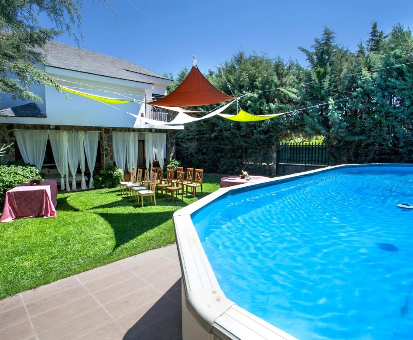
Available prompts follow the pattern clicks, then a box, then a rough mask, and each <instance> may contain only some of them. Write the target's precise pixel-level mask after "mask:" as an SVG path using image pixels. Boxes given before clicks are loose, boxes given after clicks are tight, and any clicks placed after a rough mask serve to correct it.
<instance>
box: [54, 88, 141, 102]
mask: <svg viewBox="0 0 413 340" xmlns="http://www.w3.org/2000/svg"><path fill="white" fill-rule="evenodd" d="M59 88H60V89H61V90H63V91H66V92H70V93H73V94H77V95H78V96H82V97H86V98H90V99H93V100H97V101H99V102H102V103H107V104H128V103H133V100H124V99H116V98H108V97H102V96H97V95H95V94H90V93H86V92H80V91H77V90H73V89H70V88H68V87H64V86H59Z"/></svg>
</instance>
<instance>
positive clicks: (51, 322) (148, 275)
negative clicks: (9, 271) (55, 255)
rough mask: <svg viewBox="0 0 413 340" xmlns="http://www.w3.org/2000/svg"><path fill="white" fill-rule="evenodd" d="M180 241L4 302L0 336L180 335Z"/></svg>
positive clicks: (172, 339)
mask: <svg viewBox="0 0 413 340" xmlns="http://www.w3.org/2000/svg"><path fill="white" fill-rule="evenodd" d="M180 279H181V272H180V267H179V260H178V255H177V250H176V245H170V246H167V247H164V248H160V249H155V250H151V251H148V252H146V253H143V254H139V255H136V256H132V257H129V258H127V259H124V260H121V261H118V262H115V263H111V264H108V265H107V266H103V267H99V268H96V269H93V270H90V271H87V272H84V273H81V274H78V275H74V276H71V277H68V278H66V279H63V280H59V281H56V282H53V283H51V284H49V285H45V286H41V287H39V288H36V289H33V290H29V291H26V292H23V293H20V294H17V295H15V296H12V297H9V298H6V299H4V300H1V301H0V339H8V340H48V339H53V340H59V339H61V340H66V339H73V340H75V339H78V340H86V339H88V340H90V339H91V340H94V339H96V340H98V339H105V340H119V339H125V340H126V339H151V340H157V339H159V340H161V339H168V340H178V339H182V318H181V281H180Z"/></svg>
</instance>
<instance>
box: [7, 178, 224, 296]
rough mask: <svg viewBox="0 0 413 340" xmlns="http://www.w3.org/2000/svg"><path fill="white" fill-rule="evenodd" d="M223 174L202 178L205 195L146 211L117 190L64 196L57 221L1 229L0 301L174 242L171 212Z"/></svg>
mask: <svg viewBox="0 0 413 340" xmlns="http://www.w3.org/2000/svg"><path fill="white" fill-rule="evenodd" d="M221 177H222V176H221V175H216V174H206V175H205V176H204V186H203V194H201V193H200V190H199V189H198V193H197V197H196V198H193V197H192V196H191V195H189V194H188V196H186V197H185V195H184V200H183V201H182V200H181V196H179V198H178V199H175V202H174V203H172V201H171V199H170V198H168V200H167V201H166V200H165V199H164V198H163V197H159V198H158V199H157V203H158V205H157V206H154V205H153V204H152V203H150V202H149V199H147V200H146V201H145V207H144V208H140V207H138V206H137V204H136V202H135V200H134V199H133V198H130V197H129V196H127V195H121V194H120V191H119V189H117V188H114V189H99V190H91V191H81V192H71V193H60V194H59V195H58V203H57V217H56V218H49V219H43V218H29V219H17V220H15V221H13V222H11V223H1V225H0V263H1V265H0V299H2V298H5V297H7V296H10V295H14V294H16V293H18V292H21V291H25V290H28V289H31V288H35V287H38V286H40V285H43V284H47V283H50V282H53V281H56V280H59V279H62V278H64V277H68V276H70V275H74V274H76V273H80V272H83V271H86V270H89V269H92V268H95V267H99V266H102V265H105V264H108V263H111V262H114V261H117V260H120V259H123V258H126V257H129V256H132V255H136V254H139V253H142V252H145V251H148V250H150V249H154V248H159V247H162V246H165V245H167V244H170V243H173V242H174V241H175V234H174V229H173V223H172V219H171V218H172V215H173V213H174V212H175V211H176V210H178V209H180V208H182V207H184V206H186V205H188V204H190V203H192V202H194V201H196V200H198V199H199V198H201V197H204V196H206V195H207V194H209V193H211V192H213V191H215V190H217V189H218V188H219V181H220V178H221Z"/></svg>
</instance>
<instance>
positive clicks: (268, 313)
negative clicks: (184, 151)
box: [192, 166, 413, 340]
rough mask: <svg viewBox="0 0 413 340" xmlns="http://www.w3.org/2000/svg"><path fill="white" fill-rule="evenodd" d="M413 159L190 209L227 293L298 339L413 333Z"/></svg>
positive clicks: (366, 339) (402, 339) (385, 339)
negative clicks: (412, 162) (402, 206)
mask: <svg viewBox="0 0 413 340" xmlns="http://www.w3.org/2000/svg"><path fill="white" fill-rule="evenodd" d="M399 203H410V204H413V167H407V166H406V167H402V166H390V167H384V166H370V167H367V166H364V167H352V168H342V169H339V170H332V171H327V172H323V173H320V174H317V175H314V176H307V177H302V178H299V179H297V180H294V181H290V182H285V183H281V184H277V185H272V186H267V187H262V188H258V189H255V190H253V191H245V192H239V193H237V194H233V195H228V196H226V197H223V198H220V199H218V200H216V201H214V202H212V203H211V204H209V205H207V206H205V207H204V208H202V209H201V210H199V211H198V212H196V213H194V214H193V215H192V220H193V222H194V225H195V228H196V230H197V232H198V234H199V237H200V239H201V242H202V244H203V247H204V249H205V252H206V254H207V256H208V259H209V261H210V263H211V266H212V268H213V270H214V272H215V275H216V277H217V279H218V282H219V284H220V286H221V288H222V290H223V291H224V293H225V294H226V296H227V297H228V298H229V299H230V300H232V301H234V302H235V303H236V304H237V305H239V306H241V307H242V308H244V309H246V310H248V311H249V312H251V313H253V314H255V315H257V316H259V317H261V318H262V319H264V320H266V321H268V322H269V323H271V324H273V325H274V326H276V327H278V328H281V329H282V330H284V331H286V332H288V333H290V334H291V335H293V336H295V337H297V338H298V339H300V340H309V339H311V340H313V339H351V340H357V339H360V340H361V339H362V340H373V339H374V340H391V339H394V340H408V339H409V340H411V339H413V210H402V209H400V208H397V206H396V205H397V204H399Z"/></svg>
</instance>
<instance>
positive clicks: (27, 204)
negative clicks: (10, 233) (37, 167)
mask: <svg viewBox="0 0 413 340" xmlns="http://www.w3.org/2000/svg"><path fill="white" fill-rule="evenodd" d="M56 205H57V184H56V182H55V181H45V182H42V183H41V184H40V185H33V186H30V185H28V183H24V184H22V185H20V186H18V187H15V188H13V189H11V190H9V191H7V192H6V198H5V201H4V207H3V214H2V216H1V219H0V222H11V221H13V220H14V219H15V218H24V217H36V216H43V217H45V218H47V217H55V216H56V209H55V206H56Z"/></svg>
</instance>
